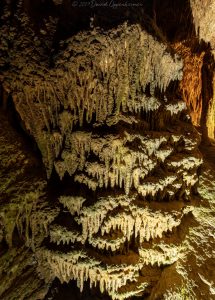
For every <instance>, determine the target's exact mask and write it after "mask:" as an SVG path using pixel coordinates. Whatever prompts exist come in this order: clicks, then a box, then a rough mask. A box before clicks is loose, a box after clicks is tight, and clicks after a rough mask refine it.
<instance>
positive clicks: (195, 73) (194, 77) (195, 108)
mask: <svg viewBox="0 0 215 300" xmlns="http://www.w3.org/2000/svg"><path fill="white" fill-rule="evenodd" d="M176 49H177V52H178V53H180V54H181V56H182V57H183V59H184V68H183V79H182V80H181V82H180V89H181V91H182V96H183V100H184V101H185V102H186V104H187V107H188V108H189V111H190V112H189V113H190V116H191V119H192V123H193V124H194V125H195V126H200V121H201V115H202V65H203V59H204V54H205V53H204V52H201V53H200V54H194V53H192V52H191V49H190V48H188V47H186V46H184V45H182V44H178V45H176Z"/></svg>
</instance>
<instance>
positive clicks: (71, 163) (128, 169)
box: [55, 131, 172, 194]
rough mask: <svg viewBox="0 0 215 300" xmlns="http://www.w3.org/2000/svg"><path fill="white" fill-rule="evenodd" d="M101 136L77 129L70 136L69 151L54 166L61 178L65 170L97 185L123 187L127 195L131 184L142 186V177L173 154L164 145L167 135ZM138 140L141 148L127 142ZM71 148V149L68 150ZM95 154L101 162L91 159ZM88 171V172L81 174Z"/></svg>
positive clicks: (82, 181)
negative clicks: (131, 146)
mask: <svg viewBox="0 0 215 300" xmlns="http://www.w3.org/2000/svg"><path fill="white" fill-rule="evenodd" d="M124 134H125V136H124V138H121V137H120V136H118V135H107V136H104V137H99V136H97V135H92V134H91V133H87V132H81V131H77V132H74V133H72V134H70V135H68V137H67V141H66V142H67V145H68V147H67V150H64V151H63V152H62V156H61V158H62V160H59V161H57V162H56V163H55V168H56V170H57V172H58V174H59V175H60V177H61V178H62V177H63V175H64V174H65V172H68V173H69V174H70V175H72V174H74V173H77V174H76V175H75V181H77V182H80V183H84V184H86V185H88V187H89V188H91V189H93V190H95V189H96V188H97V187H105V188H107V187H109V186H110V187H112V188H113V187H115V186H119V187H120V188H123V187H124V190H125V193H126V194H128V193H129V191H130V188H131V187H132V186H134V187H135V189H138V188H139V184H140V180H143V179H144V178H145V176H146V175H147V174H148V173H149V172H150V171H151V170H152V169H153V168H154V167H155V166H156V165H157V163H158V161H159V160H161V161H164V160H165V159H166V158H167V157H168V156H169V155H170V154H171V153H172V148H171V147H165V146H163V144H164V145H165V143H166V142H167V140H168V137H165V136H159V137H150V136H148V135H146V136H141V135H131V134H129V133H127V132H125V133H124ZM134 140H138V141H139V147H138V148H137V149H136V150H133V149H132V148H130V147H129V146H127V143H132V142H133V141H134ZM69 147H70V150H68V149H69ZM90 153H93V154H94V155H96V156H97V157H98V161H94V162H90V161H89V155H90ZM153 156H154V157H153ZM79 171H85V174H83V173H79Z"/></svg>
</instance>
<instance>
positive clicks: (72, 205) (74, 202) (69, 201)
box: [59, 196, 86, 215]
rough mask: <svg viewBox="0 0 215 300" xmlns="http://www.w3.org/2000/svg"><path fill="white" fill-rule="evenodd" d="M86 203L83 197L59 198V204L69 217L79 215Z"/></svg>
mask: <svg viewBox="0 0 215 300" xmlns="http://www.w3.org/2000/svg"><path fill="white" fill-rule="evenodd" d="M85 201H86V199H85V198H83V197H78V196H77V197H74V196H60V198H59V202H60V203H62V204H63V206H64V207H66V208H67V209H68V210H69V212H70V213H71V215H74V214H78V215H79V214H80V211H81V208H82V205H83V203H84V202H85Z"/></svg>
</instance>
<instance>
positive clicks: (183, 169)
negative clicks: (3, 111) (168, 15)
mask: <svg viewBox="0 0 215 300" xmlns="http://www.w3.org/2000/svg"><path fill="white" fill-rule="evenodd" d="M55 4H56V5H61V4H62V1H55ZM23 5H24V4H23V3H22V1H18V2H17V3H16V4H15V3H14V5H13V10H11V3H10V1H8V2H7V3H4V6H3V8H2V18H1V19H2V22H4V26H2V29H1V36H0V38H1V41H2V45H3V46H2V47H1V48H0V51H1V54H2V59H1V91H2V93H1V94H2V102H3V107H4V108H7V107H8V106H9V108H10V102H12V107H13V109H14V110H15V112H16V117H17V118H18V120H19V126H20V127H21V130H22V131H23V132H24V133H25V135H26V134H27V135H29V136H31V138H32V139H33V140H34V141H35V146H37V147H38V150H39V152H40V153H41V159H42V161H43V164H44V166H45V170H46V178H47V179H45V176H44V174H43V172H42V170H41V169H40V172H39V174H34V175H33V176H32V178H31V176H30V175H29V176H28V175H27V174H28V172H29V169H33V168H35V167H34V165H32V164H31V163H29V162H28V160H26V159H25V155H27V154H26V151H24V150H23V149H21V150H22V151H21V150H19V148H20V147H21V144H20V145H19V144H17V150H16V151H15V150H14V149H15V148H14V144H13V143H14V142H13V139H14V140H16V136H14V137H13V135H12V133H11V134H10V131H9V137H11V138H10V139H9V140H7V135H6V131H4V130H3V129H2V130H0V143H1V145H4V147H3V150H0V151H1V152H0V155H1V159H2V173H1V177H2V178H3V177H4V176H5V174H6V173H7V171H8V174H9V175H8V178H7V177H6V179H5V180H2V182H3V187H1V186H0V192H1V199H0V200H1V202H2V203H3V204H2V206H1V208H0V241H1V242H2V243H1V245H2V249H4V255H3V256H2V262H3V263H2V265H3V269H2V270H1V269H0V271H1V278H2V279H1V278H0V280H1V282H2V284H1V286H2V289H0V297H3V299H8V300H15V299H23V300H24V299H32V300H33V299H37V300H38V299H41V300H42V299H57V298H55V297H57V296H58V292H59V286H60V285H61V286H62V285H63V284H67V285H68V286H70V285H71V282H74V281H75V282H76V284H77V287H78V288H79V290H80V292H81V293H84V291H85V290H87V289H89V290H90V291H95V293H94V296H92V297H93V298H95V299H97V298H96V297H97V296H95V294H96V293H97V295H98V298H99V297H100V299H102V297H104V299H113V300H124V299H135V298H136V297H141V299H152V300H154V299H204V297H206V298H205V299H213V298H212V297H213V295H214V294H215V292H214V283H213V281H212V280H213V274H212V275H208V274H207V273H206V272H204V271H203V269H204V266H205V265H206V264H207V261H208V259H209V261H211V262H213V260H212V258H213V250H212V248H213V245H214V234H213V232H212V230H214V226H213V221H214V214H213V203H212V202H213V200H212V198H210V199H209V198H208V195H206V194H208V193H209V192H211V193H214V186H212V187H208V186H207V184H206V183H205V182H207V179H206V178H208V177H210V176H212V177H213V173H212V174H211V173H210V172H202V173H201V176H200V187H199V188H198V182H199V174H200V172H201V166H202V163H203V157H202V154H201V152H200V151H199V144H200V133H199V132H198V131H197V130H196V129H195V128H194V126H193V124H192V121H193V123H194V124H195V125H199V123H200V118H201V114H202V107H201V105H202V101H203V100H202V99H200V98H201V86H200V84H199V82H198V78H199V74H200V73H201V70H202V64H203V56H204V53H200V54H195V55H193V61H192V62H194V64H195V68H194V67H193V66H192V63H190V62H189V61H188V59H186V58H187V57H189V55H191V54H189V55H187V52H189V51H191V49H188V48H186V47H185V46H184V45H182V44H180V43H179V44H177V43H176V44H174V47H170V45H167V44H165V43H163V42H161V41H160V40H158V39H157V38H156V37H155V36H153V35H152V34H151V33H149V32H148V31H147V30H146V29H144V28H143V27H142V26H141V25H139V24H130V23H128V22H123V23H122V24H120V25H116V26H114V28H112V29H102V28H100V27H93V28H91V30H84V31H79V32H77V33H76V34H74V35H73V36H72V37H70V38H68V39H64V41H61V42H60V43H59V45H58V47H57V50H56V49H53V48H52V47H53V44H52V42H53V40H54V38H55V35H56V34H57V24H58V20H57V18H54V17H48V18H45V19H44V20H43V23H42V25H41V28H40V30H39V31H38V32H37V30H38V29H37V30H35V29H34V28H33V26H31V20H30V19H29V17H28V15H27V14H26V13H24V12H23V11H24V10H23ZM13 11H15V12H16V13H14V15H13ZM11 19H13V22H12V24H11ZM8 25H12V26H8ZM17 25H18V28H19V30H17ZM44 36H45V38H44ZM44 40H45V41H46V42H45V44H43V42H44ZM32 41H33V42H32ZM23 50H24V51H25V52H26V55H23V52H22V51H23ZM176 52H178V53H179V54H180V56H179V55H178V54H177V53H176ZM193 68H194V69H195V70H194V71H195V72H194V74H195V76H194V77H189V74H190V70H192V69H193ZM187 80H190V81H191V82H192V83H194V84H195V85H196V89H195V91H193V94H189V89H188V88H187V87H186V81H187ZM179 82H180V83H179ZM178 83H179V85H178ZM177 85H178V86H179V89H177V93H175V89H174V88H173V87H174V86H177ZM193 99H194V100H193ZM192 101H194V102H192ZM194 104H196V106H194ZM192 105H193V108H194V110H193V114H192V112H191V113H190V110H189V109H190V107H191V106H192ZM190 115H191V116H190ZM2 126H3V127H2V128H7V127H8V128H9V125H8V124H7V121H6V120H5V121H4V123H2ZM11 131H12V129H11ZM211 131H213V130H212V129H211ZM23 143H24V142H23ZM23 153H24V154H23ZM7 155H11V156H12V157H13V160H12V161H10V160H9V162H8V160H7V157H6V156H7ZM31 161H32V158H30V162H31ZM13 162H14V163H15V165H16V166H17V168H15V170H13V166H12V164H13ZM40 164H41V162H40ZM25 165H26V168H25ZM23 166H24V167H23ZM204 168H205V165H204V166H203V170H205V169H204ZM204 173H205V175H204ZM23 174H24V179H23ZM208 180H209V181H210V180H211V179H208ZM205 186H206V187H205ZM55 191H56V193H55ZM199 195H200V196H199ZM6 198H7V199H8V201H4V199H6ZM200 199H201V201H200ZM205 218H207V219H208V222H207V221H205ZM202 229H204V236H203V235H202V234H201V233H200V232H201V230H202ZM14 236H17V238H18V242H16V241H14ZM14 243H15V244H14ZM17 243H18V244H17ZM4 244H6V245H7V246H6V247H9V248H8V249H7V248H6V249H5V248H4V247H3V246H4ZM198 245H200V249H198ZM18 246H20V247H19V250H18ZM203 248H204V249H205V253H202V249H203ZM26 253H27V254H26ZM199 254H200V255H201V258H199V259H198V255H199ZM8 256H9V262H8V258H7V257H8ZM193 260H196V261H195V262H193V263H191V261H193ZM188 265H189V268H188V267H187V266H188ZM10 268H11V269H12V279H11V280H10V281H7V278H8V274H10V273H9V269H10ZM29 270H30V271H29ZM196 271H198V275H199V276H198V279H196V278H194V275H193V274H194V273H195V272H196ZM4 272H5V273H6V275H5V274H4ZM212 272H213V271H212ZM20 274H23V275H20ZM210 274H211V273H210ZM28 275H29V276H28ZM19 276H22V277H21V279H20V280H19V281H17V279H16V277H19ZM26 277H28V280H27V281H26V282H25V278H26ZM211 278H212V279H211ZM56 279H57V280H58V281H57V282H58V283H57V284H56ZM172 280H173V282H172ZM14 282H15V285H14V286H15V287H12V283H14ZM23 282H24V283H23ZM32 282H33V284H32ZM55 284H56V285H57V287H55ZM30 285H31V288H29V286H30ZM199 286H201V287H202V286H203V288H202V290H201V291H199V289H198V288H197V287H199ZM17 294H18V295H19V296H18V297H19V298H17ZM20 294H21V296H20ZM81 295H83V294H81ZM59 296H60V297H61V298H63V297H64V294H63V295H59ZM72 296H73V295H71V299H72ZM80 297H82V296H80ZM65 299H66V298H65ZM83 299H84V296H83Z"/></svg>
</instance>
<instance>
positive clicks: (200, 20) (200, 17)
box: [190, 0, 215, 48]
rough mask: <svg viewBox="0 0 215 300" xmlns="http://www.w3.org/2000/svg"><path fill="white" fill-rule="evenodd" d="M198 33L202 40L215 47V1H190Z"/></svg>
mask: <svg viewBox="0 0 215 300" xmlns="http://www.w3.org/2000/svg"><path fill="white" fill-rule="evenodd" d="M190 4H191V9H192V13H193V18H194V24H195V28H196V33H197V34H198V35H199V37H200V39H202V40H204V41H206V42H209V43H211V46H212V47H213V48H214V47H215V37H214V31H215V23H214V22H213V21H212V20H214V19H215V2H214V0H204V1H203V0H190Z"/></svg>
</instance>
